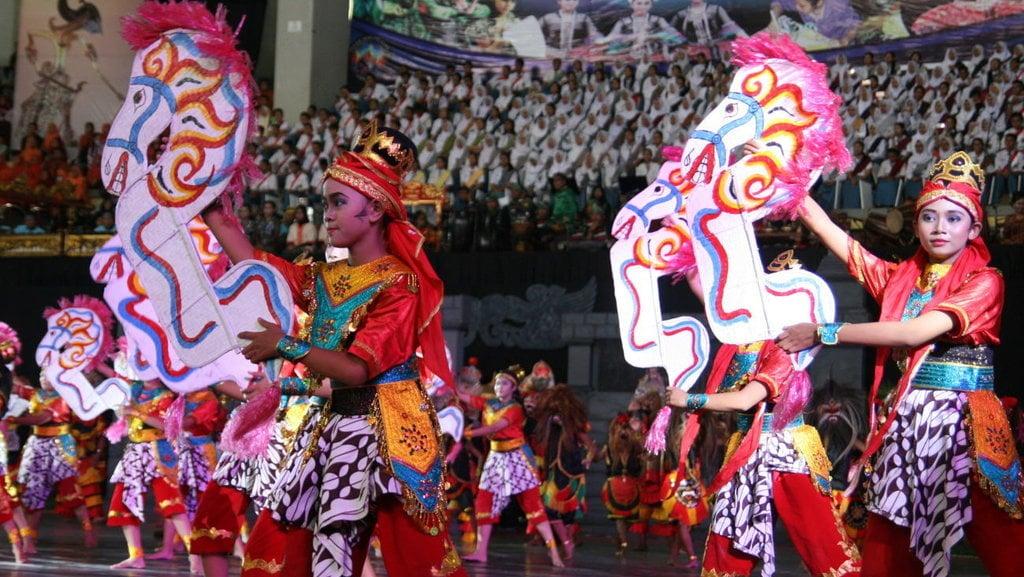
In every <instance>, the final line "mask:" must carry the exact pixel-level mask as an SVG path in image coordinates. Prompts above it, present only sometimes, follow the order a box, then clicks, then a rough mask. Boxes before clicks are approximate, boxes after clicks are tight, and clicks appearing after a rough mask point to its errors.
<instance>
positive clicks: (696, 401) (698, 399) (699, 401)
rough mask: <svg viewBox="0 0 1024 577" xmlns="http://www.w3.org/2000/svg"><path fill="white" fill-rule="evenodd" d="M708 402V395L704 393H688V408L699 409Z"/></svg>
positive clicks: (689, 409) (690, 409)
mask: <svg viewBox="0 0 1024 577" xmlns="http://www.w3.org/2000/svg"><path fill="white" fill-rule="evenodd" d="M706 404H708V396H707V395H705V394H704V393H691V394H689V395H686V410H688V411H699V410H701V409H703V408H704V405H706Z"/></svg>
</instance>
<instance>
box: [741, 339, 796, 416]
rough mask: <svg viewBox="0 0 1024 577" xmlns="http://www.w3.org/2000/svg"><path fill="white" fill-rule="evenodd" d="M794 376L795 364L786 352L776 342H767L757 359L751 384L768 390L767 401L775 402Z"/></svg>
mask: <svg viewBox="0 0 1024 577" xmlns="http://www.w3.org/2000/svg"><path fill="white" fill-rule="evenodd" d="M792 376H793V363H792V362H790V360H789V355H788V354H786V351H784V350H782V349H780V348H779V347H778V346H777V345H776V344H775V341H765V343H764V346H763V347H761V354H760V355H758V357H757V368H756V369H755V371H754V374H753V376H751V377H750V382H751V383H753V382H757V383H758V384H760V385H762V386H763V387H764V388H765V389H767V390H768V398H767V399H766V400H767V401H769V402H771V401H774V400H775V399H777V398H778V397H779V395H781V394H782V391H783V390H784V389H785V387H786V384H787V383H789V379H790V378H791V377H792Z"/></svg>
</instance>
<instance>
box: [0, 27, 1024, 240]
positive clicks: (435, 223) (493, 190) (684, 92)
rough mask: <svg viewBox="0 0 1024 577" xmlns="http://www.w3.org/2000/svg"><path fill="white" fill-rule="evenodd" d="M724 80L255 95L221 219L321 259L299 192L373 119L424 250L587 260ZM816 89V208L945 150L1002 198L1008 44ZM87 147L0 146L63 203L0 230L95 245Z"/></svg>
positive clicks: (1016, 168) (458, 74) (1018, 142)
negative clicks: (538, 253)
mask: <svg viewBox="0 0 1024 577" xmlns="http://www.w3.org/2000/svg"><path fill="white" fill-rule="evenodd" d="M732 74H733V70H732V69H731V68H730V67H729V65H728V64H727V63H726V62H724V61H721V60H716V61H708V60H707V59H706V57H705V56H704V55H703V54H699V53H696V54H692V55H687V54H686V53H684V52H679V53H678V54H677V56H676V57H675V59H674V60H673V61H670V62H668V63H660V64H654V63H650V62H646V61H641V62H638V63H634V64H630V65H626V64H622V63H616V64H612V65H598V64H593V63H590V64H587V63H584V62H581V61H572V62H569V63H563V62H562V61H559V60H557V59H556V60H553V61H552V67H551V68H550V69H546V70H538V69H526V67H525V66H524V64H523V62H522V61H521V60H517V61H516V62H515V63H514V64H512V65H506V66H502V67H501V68H500V69H499V70H491V71H480V70H476V69H473V68H472V67H471V66H470V65H469V64H468V63H467V64H465V65H463V66H455V65H450V66H448V68H447V70H446V71H445V72H444V73H441V74H437V75H432V74H426V73H423V72H411V71H408V70H402V71H400V72H399V73H398V74H397V77H396V78H394V79H393V80H392V81H390V82H386V83H385V82H383V81H378V80H377V79H375V78H373V77H366V78H365V79H360V80H362V81H363V82H362V84H361V85H359V86H350V87H346V88H342V89H341V90H340V92H339V95H338V99H337V101H336V103H335V105H334V107H333V108H332V109H328V108H317V107H315V106H310V107H309V109H308V110H306V111H304V112H302V113H301V114H300V115H299V117H298V118H285V116H284V114H283V111H282V110H281V109H279V108H275V107H274V103H273V92H272V89H271V88H270V83H269V82H266V81H264V82H261V87H260V88H261V95H260V97H259V102H258V105H257V114H258V120H257V126H258V128H257V134H256V135H255V136H254V139H253V141H252V143H251V145H250V152H251V153H253V154H254V155H255V156H256V158H257V160H258V162H259V165H260V169H261V171H262V176H261V177H260V178H257V179H255V180H253V181H252V182H250V184H249V188H248V190H247V192H246V195H245V199H246V204H245V206H243V207H241V208H240V213H239V217H240V220H241V222H242V224H243V226H244V227H245V228H246V229H247V231H248V232H249V233H250V235H252V236H253V238H254V239H255V240H256V242H257V244H259V245H260V246H262V247H263V248H266V249H268V250H272V251H275V252H278V253H283V254H285V255H286V256H295V255H298V254H301V253H303V252H307V253H313V254H315V253H317V252H320V251H322V249H323V245H324V240H325V239H324V234H323V232H324V231H323V230H322V226H321V225H320V220H321V218H322V207H321V205H320V202H319V199H318V193H317V190H316V186H317V183H318V182H319V181H320V178H321V176H322V174H323V172H324V171H325V170H326V169H327V166H328V165H329V163H330V162H331V159H332V158H333V157H334V155H335V154H337V152H338V151H339V150H340V149H342V148H344V147H346V146H347V145H348V144H349V143H350V142H351V140H352V138H353V136H354V134H355V132H356V129H357V127H358V126H359V125H360V123H361V122H363V121H365V120H369V119H374V118H375V119H377V120H378V121H379V122H380V123H383V124H385V125H388V126H394V127H397V128H399V129H400V130H402V131H403V132H405V133H406V134H408V135H409V136H410V137H411V138H412V139H413V140H414V142H416V144H417V146H418V147H419V159H418V160H419V168H418V170H417V171H415V172H413V173H411V174H410V175H409V177H408V178H409V179H410V180H411V181H415V182H419V183H422V184H426V185H430V186H432V187H436V189H438V190H441V191H443V197H444V199H445V204H444V209H443V211H442V214H440V215H439V214H435V213H434V211H433V210H432V209H431V208H427V207H417V209H415V212H414V214H413V215H412V218H413V222H414V223H415V224H416V225H417V226H419V227H420V228H421V230H423V232H424V234H425V236H426V238H427V245H428V248H430V249H432V250H448V251H490V250H547V249H552V248H562V247H566V246H573V245H583V246H585V245H587V244H588V243H589V244H596V245H600V246H604V245H605V244H606V243H607V242H609V234H608V233H609V226H610V222H611V220H612V218H613V217H614V214H615V211H616V210H617V209H618V208H619V206H620V205H621V203H622V202H623V200H624V199H626V198H628V197H629V195H631V194H633V193H635V192H636V191H638V190H640V189H642V188H643V187H644V186H645V185H646V183H647V182H649V181H650V179H652V178H653V177H654V176H655V175H656V174H657V171H658V169H659V167H660V165H661V155H660V150H661V148H662V147H664V146H666V145H678V144H681V143H683V142H685V140H686V138H687V135H688V133H689V132H690V131H691V130H693V129H694V127H695V126H696V125H697V124H698V123H699V122H700V121H701V119H702V118H703V117H704V116H705V115H706V113H707V112H708V111H710V109H711V108H713V107H714V106H715V104H716V103H717V102H718V101H719V100H720V99H721V98H722V97H723V96H724V95H725V94H726V93H727V92H728V87H729V83H730V81H731V78H732ZM830 76H831V82H832V87H833V89H834V90H835V91H836V92H837V93H838V94H840V95H841V96H842V98H843V99H844V101H845V106H844V108H843V111H842V115H843V121H844V124H845V130H846V134H847V138H848V145H849V147H850V150H851V151H852V152H853V155H854V165H853V167H852V168H851V169H850V171H849V172H847V173H845V174H830V175H825V177H824V178H823V179H822V182H821V184H820V185H819V194H821V195H822V197H823V198H824V199H825V202H827V203H833V204H834V205H835V206H836V207H839V208H843V207H848V208H855V207H854V206H850V205H849V204H848V202H847V200H846V199H845V198H843V199H839V198H836V197H834V196H832V194H833V193H832V192H831V191H832V190H836V191H838V190H839V188H840V187H839V186H836V183H839V184H840V185H842V184H843V183H846V184H854V185H857V186H858V187H863V186H867V190H868V191H869V192H870V191H871V190H872V189H873V187H874V186H875V185H876V184H878V183H880V182H884V181H893V180H902V181H905V182H912V181H915V180H919V179H920V178H921V176H922V175H923V174H924V172H925V171H926V170H927V168H928V167H929V166H930V165H931V163H933V162H934V161H935V160H936V159H937V158H940V157H944V156H946V155H948V154H949V153H950V152H951V151H953V150H955V149H965V150H967V151H969V152H970V154H971V155H972V156H974V158H975V160H976V161H977V162H979V163H980V164H982V166H984V168H985V169H986V171H987V172H988V174H989V181H990V189H989V191H987V192H989V193H991V194H989V195H988V197H987V198H988V200H989V201H990V202H993V203H994V202H998V201H999V200H1005V199H1007V198H1013V197H1014V196H1015V195H1016V194H1017V192H1018V190H1019V189H1020V187H1021V185H1020V180H1021V173H1024V151H1022V145H1024V135H1021V130H1024V116H1022V112H1024V45H1016V46H1013V47H1012V50H1011V49H1010V48H1008V47H1007V46H1006V45H1004V44H1002V43H997V44H996V45H995V46H994V47H993V48H992V49H991V50H987V51H986V50H985V49H984V48H983V47H981V46H975V47H973V48H972V49H971V50H970V51H969V52H968V53H963V54H961V53H957V52H956V51H955V50H953V49H950V50H949V51H947V53H946V55H945V57H944V58H943V60H941V61H938V62H924V61H922V58H921V55H920V54H919V53H916V52H915V53H912V54H910V55H909V56H908V57H907V58H906V59H904V60H898V59H897V58H896V56H895V55H894V54H893V53H886V54H884V55H882V56H881V57H877V56H876V55H874V54H872V53H868V54H866V55H865V56H864V58H863V60H862V61H861V62H847V61H846V60H845V58H844V57H842V56H840V57H838V59H837V60H836V62H835V63H833V64H832V66H831V67H830ZM11 106H12V104H11V98H10V93H9V90H7V91H0V115H2V117H0V123H8V124H7V125H8V126H9V122H10V116H11ZM0 128H2V126H0ZM105 131H106V127H105V126H103V127H100V129H98V130H97V129H96V127H95V126H93V125H92V124H87V125H86V126H85V127H84V129H83V131H82V133H81V134H80V135H78V136H77V138H76V139H75V141H74V142H64V141H63V139H62V137H61V135H60V134H59V133H58V131H57V129H56V127H38V126H32V127H31V128H30V131H29V134H27V135H25V136H24V137H22V138H21V139H20V142H17V143H11V142H8V140H7V134H9V131H8V132H7V134H4V132H3V131H2V130H0V160H2V162H0V186H5V185H7V184H9V183H11V182H14V181H16V180H17V179H21V181H22V182H25V183H27V185H28V186H29V187H30V188H32V187H40V186H41V187H44V188H46V187H49V188H47V190H55V189H58V188H59V189H60V190H59V193H60V194H61V195H63V196H62V197H61V198H62V199H63V200H64V201H66V202H63V203H62V205H61V206H60V207H58V206H57V205H58V203H45V204H44V203H41V204H43V206H44V207H43V208H42V209H41V210H36V211H28V212H23V211H22V210H21V209H20V208H17V207H15V208H14V209H11V208H8V209H7V210H6V211H5V212H6V214H5V218H4V221H3V222H2V225H3V228H2V229H0V230H4V231H10V232H17V233H33V232H45V231H53V230H58V229H65V230H72V231H74V232H110V231H111V230H112V228H113V218H112V217H113V214H112V208H113V203H112V199H111V198H110V197H109V196H107V195H105V194H102V190H101V185H100V183H99V158H100V154H101V152H102V147H103V140H104V134H105ZM54 194H57V193H54ZM890 200H891V199H890ZM885 203H886V201H884V200H881V201H878V202H874V204H875V205H880V204H881V205H884V204H885ZM869 205H870V201H869ZM12 210H13V211H14V212H15V213H16V215H15V216H16V217H17V218H15V217H12V216H11V214H10V213H11V212H12ZM22 214H23V216H22Z"/></svg>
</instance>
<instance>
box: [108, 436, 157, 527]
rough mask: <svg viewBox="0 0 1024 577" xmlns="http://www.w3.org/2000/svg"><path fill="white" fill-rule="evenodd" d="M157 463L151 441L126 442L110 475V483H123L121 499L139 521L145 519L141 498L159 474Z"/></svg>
mask: <svg viewBox="0 0 1024 577" xmlns="http://www.w3.org/2000/svg"><path fill="white" fill-rule="evenodd" d="M158 465H159V463H157V460H156V456H155V455H154V449H153V444H152V443H128V445H127V446H126V447H125V448H124V456H122V457H121V461H120V462H118V464H117V468H115V469H114V474H113V475H111V476H110V482H111V483H123V484H124V492H123V493H122V495H121V500H122V501H123V502H124V506H125V508H127V509H128V510H129V511H131V512H132V515H135V517H136V518H137V519H139V521H145V520H146V517H145V515H144V509H145V507H144V503H143V498H144V497H145V495H146V491H148V490H149V486H150V485H151V484H152V483H153V481H154V480H155V479H157V478H158V477H160V475H161V473H160V469H159V466H158Z"/></svg>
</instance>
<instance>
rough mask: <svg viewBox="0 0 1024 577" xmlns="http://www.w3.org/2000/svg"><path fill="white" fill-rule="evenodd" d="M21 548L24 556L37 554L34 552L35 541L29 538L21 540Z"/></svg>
mask: <svg viewBox="0 0 1024 577" xmlns="http://www.w3.org/2000/svg"><path fill="white" fill-rule="evenodd" d="M21 548H22V550H24V551H25V554H26V555H35V554H36V553H37V552H38V551H36V541H35V539H33V538H31V537H23V538H22V539H21Z"/></svg>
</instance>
